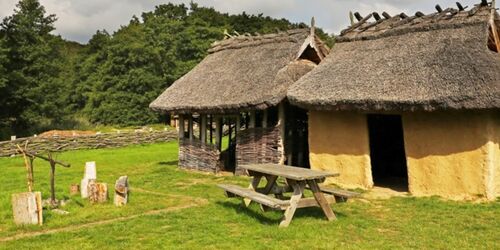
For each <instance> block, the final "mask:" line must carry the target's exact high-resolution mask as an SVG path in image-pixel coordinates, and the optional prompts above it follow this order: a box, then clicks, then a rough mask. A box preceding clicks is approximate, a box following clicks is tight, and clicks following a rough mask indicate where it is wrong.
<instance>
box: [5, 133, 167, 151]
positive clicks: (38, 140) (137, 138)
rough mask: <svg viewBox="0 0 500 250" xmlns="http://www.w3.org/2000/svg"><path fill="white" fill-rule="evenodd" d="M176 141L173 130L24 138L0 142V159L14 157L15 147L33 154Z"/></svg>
mask: <svg viewBox="0 0 500 250" xmlns="http://www.w3.org/2000/svg"><path fill="white" fill-rule="evenodd" d="M176 139H177V132H176V131H175V130H168V131H149V132H145V131H144V132H121V133H103V134H96V135H82V136H74V137H59V136H52V137H26V138H19V139H16V140H12V141H4V142H0V157H5V156H11V155H15V154H16V153H17V152H16V145H20V146H24V144H25V143H26V141H29V142H28V148H29V150H30V151H33V152H44V151H53V152H58V151H69V150H78V149H96V148H117V147H124V146H129V145H137V144H150V143H158V142H167V141H174V140H176Z"/></svg>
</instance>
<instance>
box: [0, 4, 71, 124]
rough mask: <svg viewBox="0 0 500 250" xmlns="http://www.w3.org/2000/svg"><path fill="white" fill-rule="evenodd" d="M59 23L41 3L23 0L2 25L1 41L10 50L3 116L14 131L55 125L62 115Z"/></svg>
mask: <svg viewBox="0 0 500 250" xmlns="http://www.w3.org/2000/svg"><path fill="white" fill-rule="evenodd" d="M55 21H56V17H55V16H54V15H47V14H46V12H45V9H44V7H43V6H41V5H40V3H39V2H38V0H21V1H20V2H19V3H18V4H17V5H16V9H15V10H14V14H13V15H12V16H9V17H6V18H5V19H4V20H3V21H2V23H1V24H0V40H2V41H3V42H2V43H3V46H5V47H6V48H7V51H6V53H5V54H4V57H5V58H4V60H7V63H5V64H3V67H4V70H5V71H6V74H5V78H6V80H5V82H4V83H5V86H4V89H3V90H4V91H2V92H3V96H2V97H4V98H5V99H4V98H3V104H4V105H2V106H1V107H0V109H1V110H0V113H1V114H2V117H1V118H2V120H3V123H4V124H5V123H8V124H9V126H11V128H12V129H13V130H14V131H16V130H17V131H19V130H21V129H26V128H28V127H31V126H34V125H39V124H44V123H51V122H52V121H51V119H52V118H55V117H57V116H58V115H59V112H58V110H59V108H58V107H60V106H59V105H58V103H57V101H58V93H54V92H57V90H58V89H59V84H60V82H58V81H57V79H56V78H57V76H58V73H59V65H58V59H59V58H60V56H59V51H58V46H59V45H60V41H61V39H60V38H58V37H55V36H53V35H51V34H50V32H51V31H53V30H54V22H55Z"/></svg>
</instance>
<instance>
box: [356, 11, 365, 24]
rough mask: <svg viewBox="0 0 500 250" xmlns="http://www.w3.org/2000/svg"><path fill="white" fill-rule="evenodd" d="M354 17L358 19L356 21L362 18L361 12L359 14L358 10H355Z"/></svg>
mask: <svg viewBox="0 0 500 250" xmlns="http://www.w3.org/2000/svg"><path fill="white" fill-rule="evenodd" d="M354 17H355V18H356V20H358V22H359V21H361V20H363V17H362V16H361V14H359V12H355V13H354Z"/></svg>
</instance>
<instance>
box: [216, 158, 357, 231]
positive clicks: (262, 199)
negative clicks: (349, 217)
mask: <svg viewBox="0 0 500 250" xmlns="http://www.w3.org/2000/svg"><path fill="white" fill-rule="evenodd" d="M240 167H241V168H242V169H245V170H246V171H247V172H248V174H249V175H250V176H252V177H253V178H252V181H251V183H250V185H249V187H248V188H244V187H240V186H237V185H230V184H219V185H218V186H219V187H220V188H222V189H224V191H225V193H226V196H228V197H240V198H243V201H244V205H245V206H248V205H250V203H251V202H257V203H259V204H260V205H261V208H262V210H263V211H267V210H270V209H273V210H284V211H285V212H284V216H283V219H282V221H281V222H280V227H287V226H288V225H289V224H290V222H291V220H292V218H293V215H294V213H295V210H296V209H297V208H304V207H314V206H319V207H320V208H321V209H322V210H323V213H324V214H325V216H326V218H327V220H329V221H331V220H335V219H336V217H335V214H334V212H333V211H332V208H331V207H330V204H332V203H335V202H336V201H338V200H339V199H340V200H342V199H347V198H349V197H352V196H355V195H356V194H357V193H354V192H350V191H345V190H339V189H322V188H320V186H319V185H318V184H319V183H322V182H324V181H325V178H326V177H335V176H339V174H338V173H330V172H323V171H316V170H311V169H306V168H299V167H292V166H284V165H278V164H251V165H242V166H240ZM279 177H282V178H284V179H285V183H284V184H282V183H278V178H279ZM263 179H266V180H267V183H266V185H265V186H264V187H260V188H259V184H260V183H261V181H262V180H263ZM305 189H310V190H311V191H312V194H313V197H312V198H306V197H305V196H304V190H305ZM287 193H291V196H290V197H289V198H288V197H287V196H286V194H287ZM269 195H274V197H272V196H269Z"/></svg>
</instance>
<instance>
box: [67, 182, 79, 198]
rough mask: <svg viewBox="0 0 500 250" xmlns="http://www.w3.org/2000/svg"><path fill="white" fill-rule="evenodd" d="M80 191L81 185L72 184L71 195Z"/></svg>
mask: <svg viewBox="0 0 500 250" xmlns="http://www.w3.org/2000/svg"><path fill="white" fill-rule="evenodd" d="M78 193H80V185H78V184H71V186H70V187H69V194H70V195H71V196H73V195H77V194H78Z"/></svg>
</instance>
